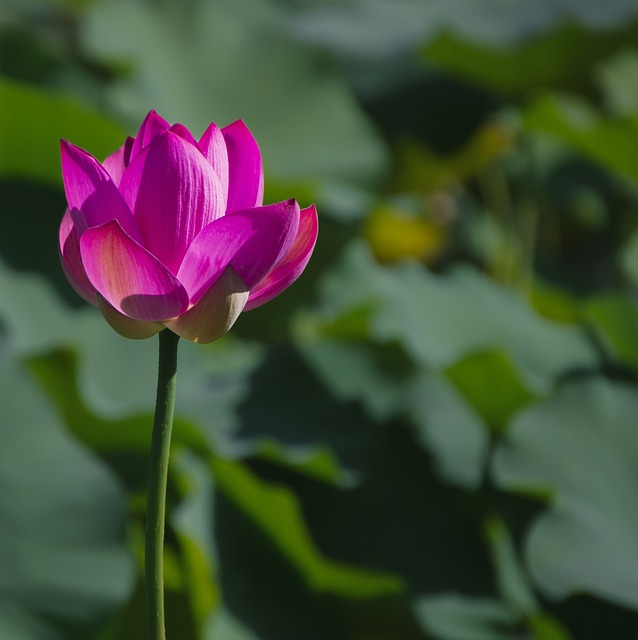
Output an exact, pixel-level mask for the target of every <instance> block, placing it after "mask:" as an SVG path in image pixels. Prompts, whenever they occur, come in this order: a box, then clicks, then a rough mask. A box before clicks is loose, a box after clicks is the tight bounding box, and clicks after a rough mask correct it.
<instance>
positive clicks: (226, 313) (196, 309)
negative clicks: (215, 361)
mask: <svg viewBox="0 0 638 640" xmlns="http://www.w3.org/2000/svg"><path fill="white" fill-rule="evenodd" d="M248 293H249V292H248V287H247V286H246V283H245V282H244V281H243V279H242V278H240V277H239V275H238V274H237V272H236V271H235V270H234V269H233V268H232V267H226V269H224V271H223V272H222V273H221V275H220V276H219V278H217V280H216V281H215V283H214V284H213V285H212V286H211V287H209V289H208V290H207V291H206V292H205V293H204V295H203V296H202V297H201V298H200V299H199V301H198V302H197V304H196V305H194V306H193V307H191V308H190V309H189V310H188V311H187V312H186V313H183V314H182V315H181V316H179V317H178V318H176V319H175V320H173V321H171V322H168V323H167V324H166V326H167V327H168V328H169V329H170V330H171V331H173V332H174V333H176V334H177V335H178V336H181V337H182V338H186V339H187V340H191V341H192V342H200V343H203V344H207V343H209V342H213V341H214V340H217V339H218V338H221V337H222V336H223V335H224V334H225V333H226V332H227V331H228V330H229V329H230V328H231V327H232V326H233V324H235V320H237V318H238V317H239V314H240V313H241V312H242V309H243V308H244V305H245V304H246V300H248Z"/></svg>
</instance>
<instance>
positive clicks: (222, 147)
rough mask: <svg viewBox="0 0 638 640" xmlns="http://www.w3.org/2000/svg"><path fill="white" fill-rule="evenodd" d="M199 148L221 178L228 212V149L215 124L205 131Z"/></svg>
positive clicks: (198, 144)
mask: <svg viewBox="0 0 638 640" xmlns="http://www.w3.org/2000/svg"><path fill="white" fill-rule="evenodd" d="M197 146H198V147H199V150H200V151H201V152H202V155H203V156H204V158H206V160H208V162H210V163H211V165H212V166H213V171H214V172H215V174H216V175H217V177H218V178H219V182H220V184H221V188H222V197H223V200H224V210H226V204H225V203H226V202H227V200H228V150H227V149H226V141H225V140H224V136H223V134H222V132H221V130H220V128H219V127H218V126H217V125H216V124H215V123H214V122H211V123H210V125H209V126H208V129H206V131H204V134H203V135H202V137H201V138H200V139H199V142H198V143H197Z"/></svg>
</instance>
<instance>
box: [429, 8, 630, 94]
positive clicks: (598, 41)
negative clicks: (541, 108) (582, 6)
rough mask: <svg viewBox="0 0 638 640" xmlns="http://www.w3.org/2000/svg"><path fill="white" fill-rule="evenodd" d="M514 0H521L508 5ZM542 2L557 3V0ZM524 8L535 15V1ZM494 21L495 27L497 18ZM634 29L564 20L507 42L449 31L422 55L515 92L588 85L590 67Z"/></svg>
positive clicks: (493, 85) (488, 83)
mask: <svg viewBox="0 0 638 640" xmlns="http://www.w3.org/2000/svg"><path fill="white" fill-rule="evenodd" d="M516 4H521V3H513V5H512V6H514V5H516ZM544 6H545V7H548V6H554V7H557V6H558V3H546V4H545V5H544ZM529 9H530V10H531V11H533V12H534V18H536V17H537V16H538V15H539V12H538V9H539V6H538V4H536V5H533V4H532V3H530V4H529ZM541 14H542V12H541ZM519 15H521V16H522V15H523V14H522V13H521V14H519ZM530 17H531V16H530ZM530 22H531V21H530ZM528 24H529V23H528ZM494 26H495V27H496V30H497V31H498V29H499V27H500V25H498V21H496V24H495V25H494ZM636 33H638V25H636V24H631V23H630V25H629V26H627V25H622V27H621V28H617V29H616V30H615V31H611V30H610V31H607V30H592V29H591V28H587V27H585V26H583V25H582V24H575V23H563V24H560V28H557V29H555V30H553V31H551V32H550V33H547V34H544V35H543V36H542V37H539V38H535V39H533V40H531V41H526V42H524V43H519V45H518V46H517V47H512V46H511V44H510V43H507V42H502V41H501V42H498V41H497V40H496V38H494V39H493V41H492V42H477V40H476V39H473V38H467V37H463V35H461V34H458V33H457V34H455V33H449V32H448V33H444V34H442V35H440V36H439V37H437V38H434V39H432V41H430V42H428V43H427V45H426V46H425V48H424V55H425V58H426V59H427V60H428V61H432V62H434V63H436V64H437V65H440V66H441V67H443V68H444V69H446V70H448V71H452V72H454V73H457V74H459V75H461V76H464V77H466V78H468V79H470V80H472V81H474V82H476V83H480V84H485V85H487V86H488V87H492V88H494V89H497V90H499V91H502V92H506V93H514V94H517V95H520V94H525V93H526V92H529V91H530V90H531V89H546V88H548V87H561V88H568V87H570V88H572V87H573V88H582V87H588V86H590V85H591V66H592V65H593V64H595V63H596V62H598V61H599V60H600V59H601V58H602V57H604V56H605V55H606V54H608V53H611V52H613V51H615V50H616V48H617V47H618V46H619V43H621V42H623V41H624V42H626V43H627V44H630V43H631V42H632V40H635V37H636Z"/></svg>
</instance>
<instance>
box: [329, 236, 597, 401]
mask: <svg viewBox="0 0 638 640" xmlns="http://www.w3.org/2000/svg"><path fill="white" fill-rule="evenodd" d="M322 285H323V289H322V293H323V314H324V316H325V317H326V318H328V319H330V320H333V319H334V318H336V317H339V316H342V315H345V314H347V313H350V312H352V310H353V309H359V308H362V307H367V308H371V309H373V311H372V312H371V314H372V319H371V320H370V324H371V328H370V333H371V336H372V337H373V338H374V339H376V340H379V341H382V342H393V341H399V342H400V344H402V345H403V347H404V348H405V350H406V351H407V353H408V354H410V356H411V357H412V358H414V360H415V361H416V362H418V363H421V364H423V365H425V366H434V367H448V366H450V365H452V364H454V363H456V362H457V361H458V360H459V359H460V358H463V357H464V356H467V355H469V354H471V353H476V352H478V351H486V350H490V349H500V350H502V351H504V352H505V353H507V354H508V356H509V357H510V358H511V360H512V362H513V363H514V364H515V366H516V368H517V370H518V371H519V372H520V374H521V376H522V378H523V380H524V382H525V384H526V385H527V386H528V387H529V389H530V390H531V391H536V392H539V391H547V390H548V389H549V388H550V387H551V385H552V384H553V382H554V380H555V379H556V378H557V377H559V376H561V375H564V374H565V373H567V372H568V371H570V370H572V369H575V368H587V367H591V366H592V365H594V364H595V363H596V355H595V353H594V350H593V348H592V346H591V345H590V343H589V342H588V341H587V340H586V338H585V336H584V334H583V333H582V332H581V331H580V330H579V329H577V328H576V327H572V326H568V325H564V324H559V323H557V322H552V321H550V320H547V319H545V318H542V317H541V316H539V315H537V314H536V313H535V312H534V310H533V309H532V308H531V307H530V306H529V305H528V304H527V303H526V302H525V301H524V300H523V299H522V298H521V297H520V296H519V295H517V294H516V293H515V292H513V291H511V290H508V289H506V288H504V287H502V286H500V285H498V284H496V283H494V282H491V281H490V280H488V279H487V278H486V277H485V276H483V275H482V274H480V273H479V272H478V271H476V270H473V269H470V268H459V269H457V270H455V271H454V272H452V273H451V274H450V275H446V276H437V275H434V274H433V273H431V272H429V271H428V270H426V269H424V268H423V267H422V266H420V265H418V264H415V263H404V264H401V265H397V266H395V267H391V268H386V267H382V266H379V265H378V264H377V263H375V262H374V260H373V259H372V256H371V255H370V252H369V250H368V249H367V248H366V247H365V245H363V244H361V243H353V244H352V245H350V246H349V247H348V248H347V249H346V252H345V255H344V256H343V259H342V260H341V262H340V263H338V265H337V267H336V268H335V269H334V270H333V271H332V272H331V273H330V274H329V275H328V276H327V277H325V278H324V280H323V282H322Z"/></svg>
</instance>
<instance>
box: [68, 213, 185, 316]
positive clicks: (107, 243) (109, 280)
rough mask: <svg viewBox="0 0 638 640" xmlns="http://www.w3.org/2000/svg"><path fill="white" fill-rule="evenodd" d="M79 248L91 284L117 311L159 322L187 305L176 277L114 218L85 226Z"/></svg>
mask: <svg viewBox="0 0 638 640" xmlns="http://www.w3.org/2000/svg"><path fill="white" fill-rule="evenodd" d="M80 251H81V254H82V263H83V264H84V269H85V270H86V274H87V276H88V278H89V280H90V281H91V284H92V285H93V286H94V287H95V288H96V289H97V291H98V293H100V294H101V295H102V296H103V297H104V298H105V299H106V301H107V302H108V303H109V304H110V305H111V306H113V307H115V309H117V311H119V312H120V313H123V314H125V315H127V316H129V317H131V318H133V319H135V320H144V321H148V322H161V321H164V320H168V319H170V318H174V317H175V316H178V315H179V314H180V313H183V312H184V311H185V310H186V308H187V307H188V295H187V294H186V290H185V289H184V287H183V286H182V285H181V284H180V282H179V281H178V280H177V278H175V276H174V275H173V274H172V273H171V272H170V271H169V270H168V269H167V268H166V267H165V266H164V265H163V264H161V263H160V262H159V261H158V260H157V258H155V256H153V255H151V254H150V253H149V252H148V251H147V250H146V249H144V247H142V246H140V245H139V244H138V243H137V242H135V240H133V239H132V238H130V236H128V235H127V234H126V233H125V232H124V231H123V230H122V228H121V227H120V225H119V224H118V223H117V222H116V221H114V220H113V221H111V222H107V223H106V224H103V225H101V226H99V227H91V228H90V229H87V230H86V231H85V232H84V233H83V234H82V237H81V238H80Z"/></svg>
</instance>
